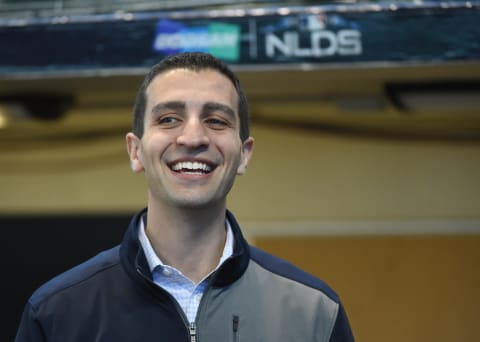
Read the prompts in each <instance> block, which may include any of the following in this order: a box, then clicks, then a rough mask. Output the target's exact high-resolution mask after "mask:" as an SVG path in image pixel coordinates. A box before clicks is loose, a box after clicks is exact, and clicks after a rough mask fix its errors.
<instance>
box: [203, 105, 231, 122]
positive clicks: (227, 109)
mask: <svg viewBox="0 0 480 342" xmlns="http://www.w3.org/2000/svg"><path fill="white" fill-rule="evenodd" d="M215 111H221V112H223V113H225V114H227V115H228V116H229V117H230V118H231V119H232V120H235V119H236V115H235V111H234V110H233V109H232V108H230V107H229V106H227V105H224V104H221V103H218V102H207V103H205V104H204V105H203V112H205V113H211V112H215Z"/></svg>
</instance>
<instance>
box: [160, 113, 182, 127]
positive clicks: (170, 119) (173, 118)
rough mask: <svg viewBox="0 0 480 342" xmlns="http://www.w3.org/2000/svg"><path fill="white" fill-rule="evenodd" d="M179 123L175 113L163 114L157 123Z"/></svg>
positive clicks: (171, 125) (168, 124) (163, 124)
mask: <svg viewBox="0 0 480 342" xmlns="http://www.w3.org/2000/svg"><path fill="white" fill-rule="evenodd" d="M179 123H180V119H179V118H178V117H177V116H175V115H163V116H161V117H159V118H158V120H157V124H158V125H160V126H163V127H167V128H169V127H175V126H176V125H178V124H179Z"/></svg>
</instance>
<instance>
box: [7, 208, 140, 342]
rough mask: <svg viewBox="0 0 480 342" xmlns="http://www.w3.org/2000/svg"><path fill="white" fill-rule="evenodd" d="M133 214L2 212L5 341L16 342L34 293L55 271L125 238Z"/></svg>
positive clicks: (63, 268) (68, 266) (61, 270)
mask: <svg viewBox="0 0 480 342" xmlns="http://www.w3.org/2000/svg"><path fill="white" fill-rule="evenodd" d="M130 218H131V215H128V214H125V215H82V216H70V215H60V216H53V215H49V216H45V215H42V216H32V215H29V216H0V227H2V235H3V236H2V247H1V249H0V263H1V266H0V269H1V273H2V281H1V282H0V293H1V296H2V305H1V308H0V311H1V317H3V318H2V329H1V330H0V341H5V342H8V341H13V340H14V338H15V333H16V330H17V327H18V324H19V322H20V317H21V314H22V312H23V307H24V305H25V304H26V301H27V300H28V298H29V296H30V295H31V294H32V292H33V291H34V290H35V289H36V288H37V287H38V286H40V285H41V284H43V283H44V282H46V281H48V280H49V279H50V278H52V277H53V276H55V275H57V274H59V273H61V272H63V271H65V270H67V269H68V268H70V267H72V266H75V265H76V264H78V263H80V262H82V261H84V260H86V259H87V258H90V257H92V256H94V255H95V254H97V253H98V252H100V251H102V250H104V249H108V248H110V247H113V246H115V245H117V244H118V243H120V242H121V240H122V238H123V234H124V232H125V230H126V228H127V226H128V223H129V221H130Z"/></svg>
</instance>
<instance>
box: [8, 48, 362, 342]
mask: <svg viewBox="0 0 480 342" xmlns="http://www.w3.org/2000/svg"><path fill="white" fill-rule="evenodd" d="M126 143H127V150H128V154H129V156H130V164H131V168H132V170H133V171H134V172H139V173H140V172H142V173H144V174H145V178H146V183H147V187H148V206H147V208H146V209H144V210H143V211H141V212H140V213H138V214H137V215H136V216H135V217H134V218H133V219H132V221H131V224H130V227H129V228H128V230H127V232H126V234H125V238H124V240H123V242H122V243H121V245H120V246H118V247H116V248H113V249H111V250H108V251H105V252H103V253H101V254H99V255H97V256H96V257H94V258H92V259H90V260H88V261H87V262H85V263H83V264H81V265H79V266H77V267H75V268H73V269H72V270H69V271H67V272H66V273H64V274H62V275H60V276H58V277H56V278H54V279H53V280H51V281H50V282H48V283H46V284H45V285H43V286H42V287H40V288H39V289H38V290H37V291H36V292H35V293H34V294H33V295H32V297H31V298H30V300H29V301H28V303H27V305H26V307H25V311H24V314H23V317H22V321H21V323H20V327H19V329H18V333H17V337H16V341H17V342H33V341H35V342H36V341H49V342H53V341H59V342H87V341H111V342H121V341H142V342H150V341H152V342H153V341H155V342H158V341H168V342H176V341H182V342H184V341H192V342H193V341H200V342H227V341H233V342H239V341H244V342H246V341H249V342H251V341H261V342H273V341H275V342H278V341H285V342H291V341H298V342H306V341H353V337H352V333H351V330H350V327H349V323H348V320H347V317H346V314H345V312H344V310H343V307H342V305H341V303H340V301H339V299H338V297H337V295H336V294H335V293H334V292H333V291H332V290H331V289H330V288H329V287H328V286H327V285H325V284H324V283H323V282H322V281H321V280H319V279H317V278H314V277H313V276H311V275H308V274H306V273H304V272H303V271H301V270H299V269H297V268H296V267H294V266H293V265H291V264H289V263H287V262H285V261H282V260H280V259H278V258H275V257H273V256H271V255H268V254H267V253H265V252H262V251H260V250H258V249H256V248H254V247H251V246H249V245H248V244H247V242H246V241H245V240H244V238H243V237H242V234H241V231H240V228H239V225H238V223H237V222H236V220H235V218H234V216H233V215H232V213H231V212H229V211H228V210H227V208H226V199H227V194H228V192H229V191H230V188H231V187H232V185H233V182H234V179H235V177H236V175H241V174H244V173H245V171H246V170H247V166H248V163H249V161H250V158H251V156H252V151H253V144H254V140H253V138H252V137H250V133H249V125H248V108H247V102H246V98H245V95H244V92H243V90H242V88H241V86H240V83H239V81H238V80H237V78H236V76H235V75H234V74H233V73H232V72H231V71H230V69H229V68H228V67H227V66H226V65H225V64H224V63H222V62H221V61H219V60H217V59H216V58H214V57H213V56H211V55H208V54H204V53H183V54H179V55H174V56H170V57H167V58H166V59H164V60H163V61H161V62H160V63H159V64H157V65H156V66H154V67H153V68H152V70H151V71H150V73H149V74H148V75H147V77H146V78H145V81H144V82H143V84H142V86H141V88H140V90H139V93H138V95H137V101H136V104H135V108H134V123H133V132H131V133H128V134H127V136H126Z"/></svg>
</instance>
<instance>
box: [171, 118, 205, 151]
mask: <svg viewBox="0 0 480 342" xmlns="http://www.w3.org/2000/svg"><path fill="white" fill-rule="evenodd" d="M209 143H210V139H209V137H208V135H207V131H206V127H204V126H203V125H202V122H201V121H200V120H199V119H198V118H189V119H188V120H187V121H185V123H184V126H183V129H182V130H181V133H180V134H179V136H178V137H177V144H178V145H183V146H186V147H188V148H198V147H201V146H208V144H209Z"/></svg>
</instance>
